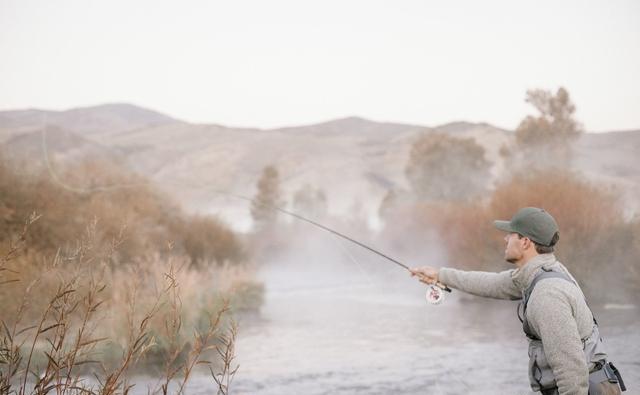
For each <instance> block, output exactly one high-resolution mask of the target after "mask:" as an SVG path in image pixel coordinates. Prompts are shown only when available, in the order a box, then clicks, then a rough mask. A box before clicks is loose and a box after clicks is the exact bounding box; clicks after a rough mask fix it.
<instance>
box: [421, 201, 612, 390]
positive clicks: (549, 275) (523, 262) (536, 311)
mask: <svg viewBox="0 0 640 395" xmlns="http://www.w3.org/2000/svg"><path fill="white" fill-rule="evenodd" d="M494 225H495V226H496V227H497V228H498V229H500V230H502V231H505V232H507V234H506V236H505V238H504V240H505V242H506V248H505V251H504V258H505V260H506V261H507V262H509V263H512V264H514V265H515V266H516V268H515V269H511V270H507V271H504V272H500V273H488V272H472V271H462V270H456V269H451V268H441V269H438V268H435V267H429V266H427V267H422V268H416V269H412V275H414V276H417V277H418V278H419V280H420V281H422V282H424V283H426V284H438V285H447V286H449V287H451V288H456V289H459V290H461V291H464V292H468V293H471V294H474V295H478V296H484V297H489V298H497V299H511V300H517V299H522V302H521V305H520V306H519V307H520V309H519V311H518V316H519V318H521V321H523V330H524V332H525V334H526V335H527V337H528V338H529V379H530V382H531V388H532V389H533V390H534V391H540V392H541V393H542V394H545V395H546V394H560V395H586V394H587V393H588V394H589V395H592V394H620V388H619V386H618V384H617V382H618V381H617V378H619V376H617V375H618V374H617V370H615V367H614V366H613V365H611V364H609V363H607V354H606V353H605V351H604V346H603V344H602V340H601V339H600V335H599V332H598V325H597V323H596V322H595V320H594V318H593V315H592V313H591V310H590V309H589V307H588V306H587V303H586V301H585V298H584V295H583V294H582V291H581V290H580V287H579V286H578V285H577V282H576V281H575V279H574V278H573V277H572V276H571V274H570V273H569V271H568V270H567V268H566V267H564V265H563V264H562V263H560V262H558V261H557V260H556V258H555V256H554V254H553V251H554V247H555V245H556V243H557V242H558V240H559V232H558V225H557V223H556V221H555V220H554V219H553V217H552V216H551V215H550V214H549V213H547V212H546V211H544V210H543V209H540V208H535V207H526V208H523V209H521V210H519V211H518V212H517V213H516V214H515V215H514V216H513V218H511V220H510V221H495V222H494ZM520 311H522V314H521V313H520ZM621 386H622V387H623V389H624V384H623V383H622V382H621Z"/></svg>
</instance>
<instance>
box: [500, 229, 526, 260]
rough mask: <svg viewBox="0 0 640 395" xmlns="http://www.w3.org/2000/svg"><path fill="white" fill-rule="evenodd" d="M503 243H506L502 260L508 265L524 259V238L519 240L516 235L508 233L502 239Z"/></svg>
mask: <svg viewBox="0 0 640 395" xmlns="http://www.w3.org/2000/svg"><path fill="white" fill-rule="evenodd" d="M504 241H505V242H506V243H507V245H506V247H505V249H504V260H505V261H507V262H509V263H516V262H518V261H520V260H522V259H523V258H524V248H523V245H522V244H523V241H524V238H522V239H521V238H519V237H518V234H517V233H508V234H507V235H506V236H505V237H504Z"/></svg>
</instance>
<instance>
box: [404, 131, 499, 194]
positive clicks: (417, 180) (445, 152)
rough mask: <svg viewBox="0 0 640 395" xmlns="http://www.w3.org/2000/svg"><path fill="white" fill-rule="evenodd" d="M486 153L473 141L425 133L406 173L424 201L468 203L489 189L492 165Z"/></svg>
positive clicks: (413, 152) (413, 151) (414, 145)
mask: <svg viewBox="0 0 640 395" xmlns="http://www.w3.org/2000/svg"><path fill="white" fill-rule="evenodd" d="M484 154H485V151H484V148H483V147H482V146H480V145H479V144H478V143H476V141H475V140H474V139H472V138H456V137H451V136H449V135H448V134H444V133H429V134H425V135H423V136H422V137H421V138H420V139H418V140H417V141H416V142H415V143H414V144H413V146H412V147H411V153H410V155H409V162H408V164H407V166H406V168H405V174H406V176H407V178H408V180H409V182H410V184H411V187H412V189H413V191H414V192H415V193H417V195H418V196H419V197H420V198H421V199H426V200H467V199H469V198H471V197H473V196H476V195H478V194H480V193H482V192H483V191H484V190H485V189H486V187H487V184H488V181H489V176H490V169H491V162H489V161H488V160H487V159H485V156H484Z"/></svg>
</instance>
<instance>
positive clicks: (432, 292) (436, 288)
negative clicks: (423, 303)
mask: <svg viewBox="0 0 640 395" xmlns="http://www.w3.org/2000/svg"><path fill="white" fill-rule="evenodd" d="M445 291H448V292H451V290H450V289H449V287H447V286H445V285H442V284H439V283H436V284H431V285H429V286H428V287H427V293H426V295H425V297H426V299H427V302H429V303H431V304H440V303H442V302H443V301H444V295H445Z"/></svg>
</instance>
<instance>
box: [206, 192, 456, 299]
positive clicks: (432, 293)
mask: <svg viewBox="0 0 640 395" xmlns="http://www.w3.org/2000/svg"><path fill="white" fill-rule="evenodd" d="M213 192H215V193H219V194H221V195H227V196H231V197H234V198H237V199H242V200H246V201H249V202H251V203H253V204H256V205H259V206H262V207H265V208H268V209H271V210H275V211H278V212H280V213H282V214H286V215H289V216H291V217H293V218H296V219H298V220H300V221H304V222H307V223H309V224H311V225H313V226H316V227H318V228H320V229H323V230H325V231H327V232H329V233H332V234H334V235H336V236H338V237H341V238H343V239H345V240H347V241H350V242H352V243H354V244H356V245H359V246H360V247H362V248H365V249H367V250H369V251H371V252H373V253H374V254H377V255H378V256H381V257H382V258H384V259H386V260H388V261H390V262H392V263H395V264H396V265H398V266H400V267H401V268H403V269H405V270H407V271H408V272H409V273H411V274H412V275H415V274H416V273H415V272H414V271H413V270H411V268H410V267H409V266H407V265H405V264H404V263H402V262H400V261H398V260H397V259H394V258H392V257H390V256H389V255H386V254H384V253H382V252H380V251H378V250H376V249H375V248H373V247H371V246H368V245H366V244H364V243H362V242H360V241H358V240H356V239H354V238H352V237H349V236H347V235H345V234H343V233H340V232H338V231H337V230H334V229H331V228H329V227H328V226H325V225H323V224H321V223H319V222H316V221H314V220H311V219H309V218H306V217H304V216H302V215H300V214H297V213H294V212H292V211H289V210H286V209H283V208H282V207H278V206H275V205H271V204H267V203H265V202H260V201H257V200H256V199H252V198H250V197H247V196H242V195H238V194H235V193H230V192H227V191H222V190H219V189H215V190H213ZM434 285H435V286H436V287H433V286H434ZM431 287H432V289H430V290H429V291H428V292H427V300H429V301H430V302H432V303H440V301H441V300H442V297H443V295H442V294H441V292H438V291H439V290H443V291H447V292H451V288H449V287H447V286H446V285H444V284H442V283H440V282H437V283H435V284H432V285H431Z"/></svg>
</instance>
